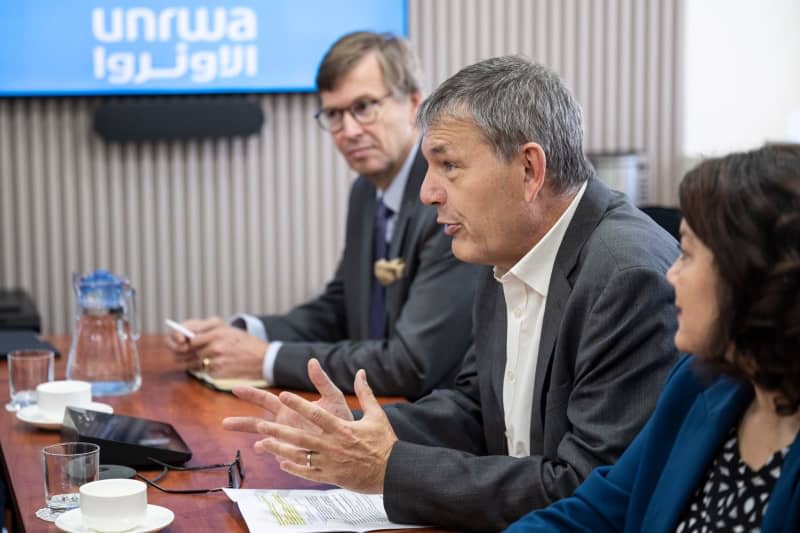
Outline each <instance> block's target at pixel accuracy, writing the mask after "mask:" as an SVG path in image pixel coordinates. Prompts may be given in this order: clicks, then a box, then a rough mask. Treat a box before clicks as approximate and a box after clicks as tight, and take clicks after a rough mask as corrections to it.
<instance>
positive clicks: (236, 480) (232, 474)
mask: <svg viewBox="0 0 800 533" xmlns="http://www.w3.org/2000/svg"><path fill="white" fill-rule="evenodd" d="M147 459H148V460H149V461H152V462H154V463H155V464H157V465H160V466H161V468H162V471H161V473H160V474H159V475H158V476H156V477H155V479H148V478H146V477H144V476H143V475H141V474H139V473H138V472H137V473H136V477H138V478H139V479H141V480H142V481H144V482H145V483H147V484H148V485H150V486H151V487H155V488H157V489H158V490H160V491H162V492H168V493H170V494H205V493H207V492H219V491H221V490H223V489H238V488H239V487H241V486H242V485H243V484H244V463H242V454H241V453H240V452H239V450H236V458H235V459H234V460H233V462H232V463H219V464H215V465H203V466H175V465H170V464H167V463H164V462H162V461H159V460H158V459H154V458H153V457H148V458H147ZM217 468H227V469H228V486H227V487H217V488H215V489H168V488H166V487H162V486H161V485H159V484H158V482H159V481H161V480H162V479H164V476H166V475H167V473H168V472H169V471H170V470H179V471H183V472H187V471H192V470H214V469H217Z"/></svg>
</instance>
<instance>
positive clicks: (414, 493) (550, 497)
mask: <svg viewBox="0 0 800 533" xmlns="http://www.w3.org/2000/svg"><path fill="white" fill-rule="evenodd" d="M418 122H419V123H420V124H421V125H422V126H423V127H424V128H425V129H424V140H423V152H424V154H425V157H426V158H427V159H428V163H429V169H428V174H427V175H426V177H425V181H424V183H423V185H422V189H421V193H420V194H421V197H422V200H423V201H424V202H425V203H426V204H431V205H435V206H436V207H437V209H438V219H439V222H440V223H443V224H445V233H446V234H448V235H451V236H452V237H453V242H452V248H453V252H454V254H455V255H456V257H458V258H460V259H463V260H465V261H469V262H473V263H482V264H487V265H492V266H493V268H491V269H486V272H485V274H484V276H483V278H482V282H481V283H480V285H479V288H478V293H477V295H476V301H475V309H474V317H473V322H474V328H475V329H474V333H473V338H474V341H473V345H472V347H471V348H470V350H469V352H468V354H467V356H466V358H465V361H464V363H463V366H462V368H461V371H460V373H459V375H458V376H457V378H456V386H455V388H454V389H452V390H437V391H434V392H433V393H431V394H430V395H428V396H426V397H425V398H422V399H420V400H418V401H417V402H415V403H411V404H402V405H394V406H389V407H387V408H386V409H385V410H383V409H381V408H380V406H379V405H378V403H377V402H376V401H375V398H374V396H373V391H372V390H371V389H370V387H369V385H368V383H367V376H368V375H369V373H368V372H367V373H365V372H363V371H362V372H359V373H357V375H356V382H355V391H356V394H357V395H358V397H359V401H360V402H361V406H362V408H363V412H364V416H363V417H362V418H361V419H359V420H354V419H353V417H352V416H351V415H350V413H349V411H347V409H346V408H345V407H344V404H343V398H342V396H341V393H340V392H338V391H337V390H336V388H335V387H334V386H333V384H332V383H331V382H330V381H329V380H328V379H327V377H326V376H325V374H324V372H323V371H322V370H321V368H320V367H319V365H318V364H316V363H315V362H314V361H312V362H310V363H309V375H310V377H311V379H312V381H313V382H314V384H315V385H316V386H317V388H318V389H319V391H320V393H321V399H320V400H319V401H317V402H314V403H312V402H308V401H306V400H303V399H301V398H299V397H297V396H296V395H293V394H289V393H282V394H281V395H280V397H276V396H274V395H271V394H269V393H265V392H263V391H257V390H254V389H246V388H240V389H236V390H235V391H234V392H235V393H236V394H237V395H239V396H240V397H242V398H244V399H247V400H249V401H252V402H255V403H258V404H259V405H262V406H263V407H264V408H265V409H266V410H267V416H266V419H255V418H248V417H241V418H236V417H234V418H230V419H227V420H226V421H225V422H224V426H225V427H228V428H230V429H236V430H242V431H252V432H257V433H260V434H262V435H266V436H267V438H265V439H263V440H261V441H258V442H256V444H255V446H254V447H255V450H256V451H257V452H261V453H271V454H274V455H276V456H277V457H278V459H279V460H280V464H281V468H283V469H284V470H286V471H288V472H291V473H294V474H296V475H298V476H301V477H305V478H308V479H313V480H316V481H320V482H325V483H334V484H337V485H340V486H343V487H346V488H350V489H353V490H357V491H361V492H371V493H383V501H384V506H385V508H386V511H387V513H388V516H389V518H390V519H391V520H394V521H396V522H401V523H422V524H433V525H436V526H440V527H446V528H452V529H457V530H470V531H493V530H500V529H502V528H504V527H505V526H506V525H508V524H509V523H510V522H512V521H513V520H515V519H516V518H518V517H519V516H521V515H522V514H524V513H525V512H527V511H529V510H531V509H535V508H538V507H543V506H546V505H548V504H549V503H551V502H553V501H555V500H557V499H559V498H562V497H564V496H568V495H570V494H571V493H572V491H573V490H574V489H575V488H576V487H577V486H578V485H579V484H580V483H581V481H582V480H583V479H584V478H585V477H586V476H587V475H588V474H589V472H590V470H591V469H592V468H594V467H596V466H598V465H602V464H607V463H613V462H614V461H615V460H616V458H617V457H619V455H620V454H621V453H622V452H623V450H624V449H625V448H626V446H627V445H628V444H629V443H630V441H631V440H632V439H633V437H634V436H635V435H636V433H637V432H638V431H639V429H640V428H641V426H642V425H643V423H644V422H645V420H646V419H647V418H648V416H649V414H650V412H651V410H652V408H653V406H654V404H655V400H656V398H657V396H658V392H659V390H660V388H661V385H662V383H663V380H664V379H665V377H666V375H667V373H668V371H669V369H670V368H671V367H672V365H673V364H674V363H675V362H676V361H677V356H678V354H677V352H676V349H675V346H674V343H673V340H672V338H673V335H674V333H675V330H676V320H675V309H674V305H673V293H672V290H671V289H670V287H669V285H668V284H667V283H666V280H665V278H664V274H665V272H666V270H667V268H668V267H669V265H670V264H671V262H672V261H673V260H674V258H675V257H676V255H677V246H676V243H675V241H674V239H673V238H672V237H671V236H669V235H668V234H667V233H666V232H665V231H664V230H662V229H661V228H660V227H658V226H657V225H656V224H655V223H654V222H653V221H652V220H650V219H649V218H648V217H647V216H646V215H644V214H643V213H641V212H640V211H639V210H637V209H636V208H635V207H633V206H632V205H631V204H630V203H629V201H628V200H627V199H626V198H625V197H624V196H623V195H622V194H620V193H617V192H613V191H611V190H609V189H608V188H607V187H606V186H605V185H604V184H603V183H601V182H600V181H598V180H597V179H596V178H595V177H593V175H592V174H593V170H592V168H591V166H590V165H589V164H588V163H587V162H586V160H585V158H584V156H583V152H582V142H583V141H582V136H583V134H582V124H581V112H580V108H579V106H578V105H577V103H576V102H575V100H574V99H573V97H572V95H571V94H570V93H569V91H568V90H567V89H566V87H565V86H564V85H563V83H562V82H561V81H560V80H559V79H558V77H557V76H556V75H555V74H553V73H552V72H550V71H548V70H547V69H545V68H544V67H542V66H540V65H537V64H534V63H531V62H529V61H527V60H525V59H522V58H519V57H501V58H494V59H489V60H486V61H482V62H480V63H477V64H475V65H471V66H469V67H466V68H464V69H463V70H461V71H460V72H458V73H457V74H456V75H454V76H453V77H452V78H450V79H449V80H447V81H445V82H444V83H443V84H442V85H441V86H440V87H439V88H438V89H437V90H436V91H435V92H434V93H433V95H431V97H430V98H429V99H428V100H426V101H425V102H424V103H423V104H422V107H421V109H420V112H419V117H418ZM370 380H371V376H370Z"/></svg>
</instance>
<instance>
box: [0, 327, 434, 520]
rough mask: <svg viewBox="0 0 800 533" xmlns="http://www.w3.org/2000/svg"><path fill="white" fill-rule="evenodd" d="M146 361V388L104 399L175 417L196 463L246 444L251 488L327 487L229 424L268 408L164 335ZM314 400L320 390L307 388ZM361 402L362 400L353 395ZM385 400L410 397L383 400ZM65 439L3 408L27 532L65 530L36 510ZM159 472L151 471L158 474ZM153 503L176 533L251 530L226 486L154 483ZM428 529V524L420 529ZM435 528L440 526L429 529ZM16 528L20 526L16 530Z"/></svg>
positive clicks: (124, 408)
mask: <svg viewBox="0 0 800 533" xmlns="http://www.w3.org/2000/svg"><path fill="white" fill-rule="evenodd" d="M50 340H51V341H52V342H53V343H54V344H55V345H56V346H57V348H58V349H59V350H60V352H61V354H62V356H61V357H60V358H58V359H57V360H56V375H55V377H56V379H64V373H65V368H66V359H67V357H66V355H67V353H68V351H69V338H68V337H54V338H51V339H50ZM138 346H139V355H140V358H141V366H142V387H141V389H139V390H138V391H137V392H135V393H133V394H129V395H126V396H118V397H102V398H99V400H100V401H102V402H104V403H108V404H110V405H112V406H113V407H114V412H115V413H119V414H124V415H131V416H137V417H143V418H151V419H155V420H161V421H164V422H169V423H170V424H172V425H173V426H175V429H177V431H178V433H180V435H181V436H182V437H183V439H184V441H186V443H187V444H188V445H189V447H190V448H191V450H192V459H191V461H190V462H189V463H187V464H188V465H203V464H213V463H228V462H231V461H233V459H234V455H235V454H236V450H241V453H242V460H243V463H244V465H245V469H246V471H245V481H244V488H291V489H301V488H320V487H323V485H319V484H317V483H313V482H310V481H306V480H303V479H300V478H297V477H294V476H292V475H290V474H287V473H285V472H283V471H281V470H280V469H279V468H278V465H277V462H276V461H275V460H274V459H273V458H272V457H271V456H263V455H256V454H255V453H254V452H253V449H252V444H253V442H254V441H255V440H256V436H255V435H250V434H246V433H236V432H232V431H225V430H223V429H222V419H223V418H224V417H226V416H230V415H256V416H259V415H260V414H261V409H259V408H257V407H255V406H252V405H250V404H248V403H246V402H243V401H241V400H238V399H237V398H235V397H234V396H233V395H231V394H227V393H223V392H217V391H213V390H211V389H210V388H208V387H206V386H205V385H202V384H201V383H200V382H198V381H196V380H195V379H193V378H191V377H189V376H188V375H187V374H186V373H185V372H184V371H183V370H182V369H181V367H180V366H179V365H178V364H176V363H175V362H173V360H172V356H171V355H170V354H169V352H168V351H167V350H166V348H165V347H164V345H163V341H162V337H161V336H159V335H146V336H143V337H142V338H141V339H140V341H139V343H138ZM303 395H304V396H306V397H308V398H314V397H315V395H313V394H306V393H304V394H303ZM0 401H2V403H3V405H5V403H6V402H8V367H7V365H6V363H5V362H4V363H2V364H0ZM348 401H351V405H352V406H355V405H356V403H355V398H354V397H351V398H348ZM382 401H383V403H389V402H392V401H402V400H400V399H398V398H383V399H382ZM59 441H60V433H59V432H58V431H45V430H41V429H36V428H34V427H32V426H29V425H27V424H25V423H23V422H21V421H19V420H17V419H16V417H15V415H14V413H9V412H7V411H5V410H2V412H1V413H0V447H2V450H1V451H2V467H3V471H4V475H5V476H6V477H5V480H6V484H7V485H8V490H9V493H10V495H11V498H10V499H11V501H10V502H9V506H10V507H11V508H12V512H13V513H14V515H15V519H14V523H13V524H12V525H14V526H16V527H18V528H21V529H22V530H23V531H30V532H33V531H57V528H56V527H55V526H54V525H53V524H51V523H48V522H44V521H42V520H40V519H38V518H36V516H35V514H34V513H35V512H36V510H37V509H40V508H41V507H43V506H44V481H43V475H42V464H41V449H42V447H44V446H47V445H49V444H54V443H57V442H59ZM156 473H157V471H151V472H144V475H147V476H149V477H154V476H155V475H156ZM226 483H227V475H226V474H225V472H224V470H223V471H212V472H202V471H201V472H174V471H173V472H170V473H169V475H168V476H167V477H166V479H165V480H164V481H163V484H164V485H165V486H167V487H171V488H190V487H196V488H209V487H218V486H223V485H225V484H226ZM147 498H148V502H149V503H152V504H156V505H161V506H163V507H167V508H168V509H170V510H172V511H173V512H174V513H175V520H174V521H173V522H172V524H171V525H170V526H169V527H168V528H167V529H166V530H165V531H169V532H180V531H187V532H189V531H191V532H202V531H208V532H221V531H234V532H236V531H247V526H246V524H245V522H244V519H243V518H242V516H241V514H240V513H239V510H238V508H237V506H236V504H235V503H233V502H232V501H230V500H229V499H228V498H227V496H225V494H224V493H222V492H215V493H209V494H166V493H163V492H161V491H159V490H157V489H155V488H152V487H149V488H148V491H147ZM414 531H421V530H414ZM428 531H432V530H428ZM15 533H16V531H15Z"/></svg>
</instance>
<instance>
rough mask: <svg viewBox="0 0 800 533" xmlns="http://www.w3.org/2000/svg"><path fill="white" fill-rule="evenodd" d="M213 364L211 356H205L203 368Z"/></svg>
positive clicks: (205, 368) (206, 368)
mask: <svg viewBox="0 0 800 533" xmlns="http://www.w3.org/2000/svg"><path fill="white" fill-rule="evenodd" d="M210 366H211V358H209V357H203V370H208V367H210Z"/></svg>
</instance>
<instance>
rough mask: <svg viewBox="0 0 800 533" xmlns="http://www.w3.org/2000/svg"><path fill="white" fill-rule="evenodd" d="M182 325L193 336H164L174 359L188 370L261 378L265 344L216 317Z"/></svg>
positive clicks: (174, 333) (173, 334) (266, 344)
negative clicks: (191, 332)
mask: <svg viewBox="0 0 800 533" xmlns="http://www.w3.org/2000/svg"><path fill="white" fill-rule="evenodd" d="M181 325H183V326H185V327H186V328H188V329H190V330H191V331H193V332H194V333H195V336H194V337H193V338H191V339H188V338H186V337H185V336H183V335H182V334H180V333H178V332H174V331H173V332H171V333H170V334H169V335H167V336H166V340H165V343H166V345H167V348H169V349H170V351H171V352H172V353H173V355H174V357H175V359H176V360H177V361H179V362H181V363H183V364H184V365H186V367H187V368H194V369H203V370H205V371H206V372H208V374H209V375H210V376H212V377H214V378H249V379H261V378H262V377H263V372H262V367H263V362H264V353H265V352H266V351H267V348H268V347H269V343H268V342H266V341H263V340H261V339H259V338H258V337H255V336H253V335H250V334H248V333H247V332H246V331H245V330H243V329H239V328H235V327H233V326H231V325H229V324H227V323H226V322H224V321H223V320H222V319H221V318H218V317H212V318H208V319H193V320H186V321H184V322H181Z"/></svg>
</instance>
